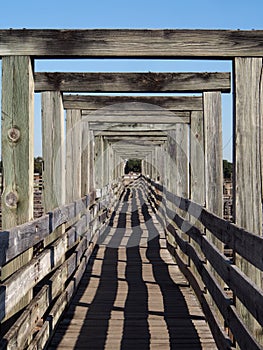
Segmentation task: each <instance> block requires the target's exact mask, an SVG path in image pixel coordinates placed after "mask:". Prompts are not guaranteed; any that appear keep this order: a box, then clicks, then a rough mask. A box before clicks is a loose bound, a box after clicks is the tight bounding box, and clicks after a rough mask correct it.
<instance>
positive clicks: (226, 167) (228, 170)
mask: <svg viewBox="0 0 263 350" xmlns="http://www.w3.org/2000/svg"><path fill="white" fill-rule="evenodd" d="M232 173H233V164H232V163H231V162H229V161H228V160H226V159H224V160H223V174H224V179H231V178H232Z"/></svg>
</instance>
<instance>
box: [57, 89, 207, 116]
mask: <svg viewBox="0 0 263 350" xmlns="http://www.w3.org/2000/svg"><path fill="white" fill-rule="evenodd" d="M63 102H64V108H65V109H82V110H91V111H92V110H97V109H101V108H103V109H104V110H105V111H106V112H107V111H116V112H117V111H120V112H121V111H136V110H138V111H143V110H145V111H149V112H150V111H165V112H166V111H192V110H200V111H201V110H203V99H202V97H199V96H93V95H72V94H71V95H63ZM107 107H108V108H107ZM171 115H172V114H171Z"/></svg>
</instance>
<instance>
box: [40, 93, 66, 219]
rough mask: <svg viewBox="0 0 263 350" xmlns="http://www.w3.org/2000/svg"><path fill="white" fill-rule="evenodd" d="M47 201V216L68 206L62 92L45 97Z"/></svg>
mask: <svg viewBox="0 0 263 350" xmlns="http://www.w3.org/2000/svg"><path fill="white" fill-rule="evenodd" d="M42 148H43V160H44V170H43V182H44V187H43V200H44V210H45V212H48V211H51V210H53V209H54V208H56V207H58V206H60V205H63V204H65V126H64V110H63V103H62V96H61V93H60V92H57V91H52V92H43V93H42Z"/></svg>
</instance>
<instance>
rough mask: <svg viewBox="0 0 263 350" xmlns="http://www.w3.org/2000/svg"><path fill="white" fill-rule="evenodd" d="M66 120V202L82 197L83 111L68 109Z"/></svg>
mask: <svg viewBox="0 0 263 350" xmlns="http://www.w3.org/2000/svg"><path fill="white" fill-rule="evenodd" d="M66 117H67V121H66V130H67V133H66V181H67V183H66V202H67V203H71V202H72V201H74V200H76V199H79V198H80V197H81V143H82V141H81V112H80V110H78V109H67V116H66Z"/></svg>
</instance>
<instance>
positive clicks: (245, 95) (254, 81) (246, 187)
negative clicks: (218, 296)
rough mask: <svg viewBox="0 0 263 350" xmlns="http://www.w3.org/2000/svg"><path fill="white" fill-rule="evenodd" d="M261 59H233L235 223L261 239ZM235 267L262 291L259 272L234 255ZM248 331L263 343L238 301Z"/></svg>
mask: <svg viewBox="0 0 263 350" xmlns="http://www.w3.org/2000/svg"><path fill="white" fill-rule="evenodd" d="M262 70H263V67H262V58H239V57H238V58H235V60H234V73H235V95H234V96H235V110H234V184H233V190H234V191H233V204H234V215H233V216H234V221H235V223H236V224H237V225H239V226H241V227H244V228H245V229H247V230H249V231H250V232H253V233H254V234H256V235H260V236H262V169H261V166H262V158H261V157H262V148H261V147H262V139H261V135H262V101H263V90H262ZM236 264H237V266H238V267H239V268H240V269H241V270H242V271H243V272H244V273H245V274H246V275H247V276H248V277H249V278H251V279H252V280H253V281H254V282H255V283H256V284H257V286H258V287H259V288H262V282H261V277H262V276H261V275H262V274H261V272H260V271H258V270H257V269H256V268H254V267H253V266H252V265H251V264H249V263H248V262H246V261H245V260H244V259H242V258H241V257H240V256H236ZM237 308H238V311H239V313H240V314H241V316H242V318H243V319H244V320H245V322H246V325H247V326H248V328H249V329H250V331H251V332H252V333H253V334H254V335H255V336H256V338H257V340H258V342H259V343H260V344H261V345H262V344H263V337H262V327H261V326H260V325H259V324H258V323H257V322H256V320H255V319H254V318H253V317H252V316H251V315H250V314H249V313H248V311H247V310H246V309H245V308H244V307H243V305H242V304H241V303H240V302H239V301H238V300H237Z"/></svg>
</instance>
